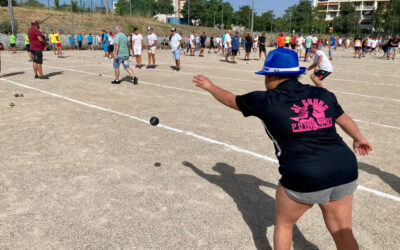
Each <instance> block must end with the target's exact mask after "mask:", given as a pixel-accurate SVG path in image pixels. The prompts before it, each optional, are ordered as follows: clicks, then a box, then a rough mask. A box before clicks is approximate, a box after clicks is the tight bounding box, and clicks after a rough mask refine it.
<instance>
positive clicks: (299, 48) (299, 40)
mask: <svg viewBox="0 0 400 250" xmlns="http://www.w3.org/2000/svg"><path fill="white" fill-rule="evenodd" d="M305 41H306V40H305V39H304V37H303V36H302V35H301V34H299V37H298V38H297V40H296V44H297V47H296V49H297V55H299V59H300V58H301V53H302V51H303V49H304V42H305Z"/></svg>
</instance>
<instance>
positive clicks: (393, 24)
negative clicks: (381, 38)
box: [373, 0, 400, 34]
mask: <svg viewBox="0 0 400 250" xmlns="http://www.w3.org/2000/svg"><path fill="white" fill-rule="evenodd" d="M373 26H374V29H375V32H378V33H386V34H396V33H397V34H398V33H400V0H392V1H390V3H388V4H387V5H381V6H380V7H379V8H378V10H377V11H376V12H375V13H374V16H373Z"/></svg>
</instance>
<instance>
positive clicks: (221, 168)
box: [182, 161, 318, 250]
mask: <svg viewBox="0 0 400 250" xmlns="http://www.w3.org/2000/svg"><path fill="white" fill-rule="evenodd" d="M182 164H183V165H184V166H186V167H189V168H191V169H192V170H193V172H195V173H196V174H197V175H199V176H200V177H202V178H204V179H206V180H207V181H209V182H210V183H212V184H215V185H217V186H219V187H220V188H222V189H223V190H224V191H225V192H226V193H227V194H229V195H230V196H231V197H232V199H233V200H234V201H235V203H236V206H237V208H238V209H239V211H240V212H241V213H242V217H243V219H244V221H245V222H246V224H247V225H248V227H249V229H250V231H251V232H252V234H253V240H254V244H255V246H256V248H257V249H258V250H261V249H272V247H271V244H270V243H269V241H268V239H267V228H268V227H270V226H272V225H274V223H275V199H274V198H273V197H271V196H269V195H267V194H266V193H264V192H263V191H262V190H261V189H260V187H261V186H265V187H269V188H273V189H276V188H277V185H275V184H272V183H269V182H266V181H263V180H261V179H259V178H257V177H255V176H252V175H248V174H235V168H234V167H232V166H230V165H228V164H226V163H217V164H216V165H215V166H214V167H213V170H214V171H215V172H217V173H219V174H216V175H212V174H206V173H204V172H203V171H201V170H200V169H198V168H197V167H196V166H194V165H193V164H192V163H190V162H186V161H185V162H183V163H182ZM293 248H294V249H318V248H317V246H315V245H314V244H312V243H311V242H309V241H307V239H306V238H305V237H304V236H303V234H302V233H301V232H300V230H299V229H298V227H297V226H296V225H295V226H294V228H293Z"/></svg>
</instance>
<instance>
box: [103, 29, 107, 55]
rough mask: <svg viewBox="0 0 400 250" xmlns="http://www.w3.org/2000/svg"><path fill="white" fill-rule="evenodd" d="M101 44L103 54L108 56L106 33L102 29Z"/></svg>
mask: <svg viewBox="0 0 400 250" xmlns="http://www.w3.org/2000/svg"><path fill="white" fill-rule="evenodd" d="M103 45H104V46H103V50H104V56H105V57H107V58H108V34H107V31H105V30H103Z"/></svg>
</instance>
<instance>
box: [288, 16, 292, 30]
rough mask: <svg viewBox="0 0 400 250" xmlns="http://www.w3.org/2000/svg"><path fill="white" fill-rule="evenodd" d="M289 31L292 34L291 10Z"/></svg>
mask: <svg viewBox="0 0 400 250" xmlns="http://www.w3.org/2000/svg"><path fill="white" fill-rule="evenodd" d="M289 33H290V34H292V13H291V12H290V24H289Z"/></svg>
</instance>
